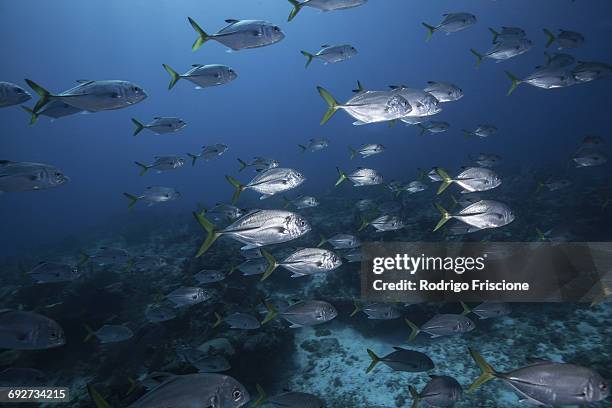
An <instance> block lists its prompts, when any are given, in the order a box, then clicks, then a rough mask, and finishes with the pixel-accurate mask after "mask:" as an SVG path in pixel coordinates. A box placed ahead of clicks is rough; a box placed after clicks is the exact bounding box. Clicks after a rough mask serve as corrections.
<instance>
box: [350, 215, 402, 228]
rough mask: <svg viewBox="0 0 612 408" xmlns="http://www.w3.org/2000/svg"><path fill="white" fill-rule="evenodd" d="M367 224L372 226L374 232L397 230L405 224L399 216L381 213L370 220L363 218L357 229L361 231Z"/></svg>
mask: <svg viewBox="0 0 612 408" xmlns="http://www.w3.org/2000/svg"><path fill="white" fill-rule="evenodd" d="M368 225H371V226H373V227H374V228H375V229H376V232H385V231H397V230H400V229H402V228H404V227H405V226H406V224H404V221H402V219H401V218H400V217H398V216H397V215H388V214H385V215H381V216H380V217H377V218H375V219H373V220H372V221H367V220H363V221H362V224H361V227H360V228H359V231H362V230H363V229H365V228H366V227H367V226H368Z"/></svg>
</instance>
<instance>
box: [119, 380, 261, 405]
mask: <svg viewBox="0 0 612 408" xmlns="http://www.w3.org/2000/svg"><path fill="white" fill-rule="evenodd" d="M250 400H251V397H250V395H249V392H248V391H247V390H246V388H245V387H244V386H243V385H242V384H240V383H239V382H238V381H236V380H235V379H233V378H232V377H229V376H227V375H223V374H215V373H199V374H186V375H176V376H174V375H173V376H170V377H169V378H168V379H167V380H165V381H164V382H163V383H161V384H160V385H159V386H158V387H156V388H154V389H152V390H151V391H149V392H148V393H146V394H145V395H143V396H142V397H140V399H138V400H137V401H136V402H134V403H133V404H131V405H129V408H168V407H170V406H172V407H200V406H202V404H203V403H204V404H208V405H209V406H214V407H219V408H240V407H244V406H246V405H247V404H248V403H249V401H250Z"/></svg>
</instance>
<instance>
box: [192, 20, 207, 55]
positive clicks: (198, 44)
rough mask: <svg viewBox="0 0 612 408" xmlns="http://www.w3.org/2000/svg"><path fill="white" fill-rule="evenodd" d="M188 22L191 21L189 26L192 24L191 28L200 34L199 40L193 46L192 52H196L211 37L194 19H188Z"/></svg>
mask: <svg viewBox="0 0 612 408" xmlns="http://www.w3.org/2000/svg"><path fill="white" fill-rule="evenodd" d="M187 20H189V24H191V27H193V29H194V30H195V31H196V32H197V33H198V38H197V39H196V40H195V42H194V43H193V45H192V46H191V50H192V51H195V50H197V49H198V48H200V47H201V46H202V44H204V43H205V42H206V41H208V40H209V39H210V35H208V34H206V31H204V30H202V27H200V26H199V25H198V23H196V22H195V20H194V19H193V18H191V17H187Z"/></svg>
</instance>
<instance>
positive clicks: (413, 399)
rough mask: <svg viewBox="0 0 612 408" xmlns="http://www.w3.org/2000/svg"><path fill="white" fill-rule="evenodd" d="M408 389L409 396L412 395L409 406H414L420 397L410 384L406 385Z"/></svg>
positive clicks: (417, 403) (412, 407) (411, 407)
mask: <svg viewBox="0 0 612 408" xmlns="http://www.w3.org/2000/svg"><path fill="white" fill-rule="evenodd" d="M408 391H410V396H411V397H412V405H411V406H410V408H416V407H417V406H418V405H419V402H420V401H421V397H420V396H419V393H418V391H417V390H416V388H414V387H413V386H412V385H409V386H408Z"/></svg>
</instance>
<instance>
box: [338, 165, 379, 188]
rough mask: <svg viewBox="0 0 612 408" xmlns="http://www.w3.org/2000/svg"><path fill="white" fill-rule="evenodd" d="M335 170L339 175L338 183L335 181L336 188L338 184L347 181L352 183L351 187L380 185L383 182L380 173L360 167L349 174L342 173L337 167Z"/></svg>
mask: <svg viewBox="0 0 612 408" xmlns="http://www.w3.org/2000/svg"><path fill="white" fill-rule="evenodd" d="M336 170H338V174H339V175H340V177H339V178H338V181H336V186H338V185H340V183H342V182H343V181H344V180H347V179H348V180H350V181H352V182H353V186H355V187H361V186H374V185H378V184H382V182H383V178H382V175H380V173H378V172H377V171H376V170H372V169H364V168H361V167H360V168H357V169H356V170H355V171H353V172H352V173H350V174H346V173H344V172H343V171H342V170H340V169H339V168H337V167H336Z"/></svg>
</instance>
